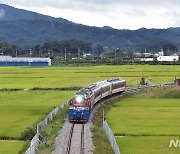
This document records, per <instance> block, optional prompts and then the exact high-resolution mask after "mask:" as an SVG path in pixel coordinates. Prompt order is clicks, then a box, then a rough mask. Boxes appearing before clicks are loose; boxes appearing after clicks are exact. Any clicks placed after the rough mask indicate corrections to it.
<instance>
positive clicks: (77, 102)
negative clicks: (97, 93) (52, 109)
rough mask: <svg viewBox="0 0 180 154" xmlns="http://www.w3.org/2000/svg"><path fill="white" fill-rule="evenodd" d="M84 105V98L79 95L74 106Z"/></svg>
mask: <svg viewBox="0 0 180 154" xmlns="http://www.w3.org/2000/svg"><path fill="white" fill-rule="evenodd" d="M83 103H84V96H83V95H78V96H76V97H75V99H74V104H83Z"/></svg>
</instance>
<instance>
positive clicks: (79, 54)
mask: <svg viewBox="0 0 180 154" xmlns="http://www.w3.org/2000/svg"><path fill="white" fill-rule="evenodd" d="M80 56H81V53H80V48H79V47H78V59H80Z"/></svg>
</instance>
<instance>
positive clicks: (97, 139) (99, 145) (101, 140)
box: [92, 100, 117, 154]
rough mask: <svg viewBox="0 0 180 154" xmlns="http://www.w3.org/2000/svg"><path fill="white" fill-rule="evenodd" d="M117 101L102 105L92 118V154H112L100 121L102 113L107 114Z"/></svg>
mask: <svg viewBox="0 0 180 154" xmlns="http://www.w3.org/2000/svg"><path fill="white" fill-rule="evenodd" d="M116 101H117V100H114V101H108V102H106V103H104V104H102V105H101V106H100V107H99V108H98V109H97V111H96V113H95V114H94V118H93V120H92V121H93V124H94V126H93V128H92V133H93V143H94V145H95V149H94V150H93V153H94V154H102V153H103V154H113V153H114V152H113V150H112V147H111V145H110V143H109V140H108V138H107V136H106V134H105V132H104V130H103V128H102V121H103V119H102V118H103V117H102V116H103V110H104V113H107V112H108V110H109V109H110V108H111V107H112V105H113V104H114V103H115V102H116Z"/></svg>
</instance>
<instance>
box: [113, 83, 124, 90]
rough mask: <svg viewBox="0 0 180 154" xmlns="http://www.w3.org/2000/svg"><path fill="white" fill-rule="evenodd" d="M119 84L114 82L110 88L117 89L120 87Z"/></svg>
mask: <svg viewBox="0 0 180 154" xmlns="http://www.w3.org/2000/svg"><path fill="white" fill-rule="evenodd" d="M121 87H122V86H121V84H120V83H116V84H113V86H112V89H118V88H121Z"/></svg>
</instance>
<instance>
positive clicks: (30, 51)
mask: <svg viewBox="0 0 180 154" xmlns="http://www.w3.org/2000/svg"><path fill="white" fill-rule="evenodd" d="M31 55H32V49H29V56H30V58H31Z"/></svg>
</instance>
